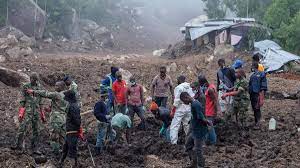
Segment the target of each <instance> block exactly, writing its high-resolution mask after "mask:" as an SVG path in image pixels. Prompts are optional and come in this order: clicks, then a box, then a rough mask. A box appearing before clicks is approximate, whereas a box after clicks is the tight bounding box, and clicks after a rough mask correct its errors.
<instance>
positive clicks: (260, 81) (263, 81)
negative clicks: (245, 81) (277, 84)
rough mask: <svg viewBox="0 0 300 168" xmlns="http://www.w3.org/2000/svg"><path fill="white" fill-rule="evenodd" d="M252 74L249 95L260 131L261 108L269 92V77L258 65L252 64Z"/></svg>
mask: <svg viewBox="0 0 300 168" xmlns="http://www.w3.org/2000/svg"><path fill="white" fill-rule="evenodd" d="M252 72H253V73H252V74H251V76H250V81H249V94H250V101H251V106H252V109H253V111H254V118H255V127H254V129H260V120H261V109H260V108H261V107H262V106H263V104H264V96H265V92H266V91H267V90H268V83H267V77H266V74H265V73H264V72H260V71H259V70H258V63H257V62H254V63H253V64H252Z"/></svg>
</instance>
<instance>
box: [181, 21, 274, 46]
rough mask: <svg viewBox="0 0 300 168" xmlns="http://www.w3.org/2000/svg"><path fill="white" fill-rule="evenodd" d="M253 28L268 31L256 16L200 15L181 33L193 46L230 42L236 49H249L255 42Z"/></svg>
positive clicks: (187, 24)
mask: <svg viewBox="0 0 300 168" xmlns="http://www.w3.org/2000/svg"><path fill="white" fill-rule="evenodd" d="M252 28H258V30H261V32H268V31H267V28H265V27H264V26H263V25H262V24H260V23H257V22H256V21H255V19H254V18H233V19H218V20H208V19H207V18H205V17H203V16H202V17H201V16H199V17H197V18H194V19H192V20H190V21H189V22H187V23H186V24H185V26H184V27H182V28H181V33H183V34H184V36H185V42H186V45H189V46H192V47H193V48H199V47H202V46H206V45H212V46H217V45H220V44H230V45H232V46H234V47H235V48H236V49H243V48H247V49H248V48H250V47H251V46H253V43H254V41H253V40H251V39H250V38H249V34H250V31H251V29H252ZM268 34H269V33H268ZM249 46H250V47H249Z"/></svg>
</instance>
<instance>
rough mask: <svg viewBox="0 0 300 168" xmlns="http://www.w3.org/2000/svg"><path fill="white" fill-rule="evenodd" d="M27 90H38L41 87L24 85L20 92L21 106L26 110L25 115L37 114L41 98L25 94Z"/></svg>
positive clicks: (29, 84)
mask: <svg viewBox="0 0 300 168" xmlns="http://www.w3.org/2000/svg"><path fill="white" fill-rule="evenodd" d="M28 89H32V90H40V89H41V85H40V84H38V85H37V86H32V85H31V83H25V84H24V85H23V86H22V90H21V95H22V98H21V101H20V104H21V106H22V107H25V108H26V113H33V114H38V110H39V108H40V105H42V97H41V96H40V95H38V94H28V93H27V92H26V91H27V90H28Z"/></svg>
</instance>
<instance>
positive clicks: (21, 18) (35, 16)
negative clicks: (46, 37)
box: [8, 0, 46, 39]
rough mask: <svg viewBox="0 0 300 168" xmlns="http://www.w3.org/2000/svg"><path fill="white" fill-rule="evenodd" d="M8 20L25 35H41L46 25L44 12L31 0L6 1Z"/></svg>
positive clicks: (40, 36) (37, 36) (39, 36)
mask: <svg viewBox="0 0 300 168" xmlns="http://www.w3.org/2000/svg"><path fill="white" fill-rule="evenodd" d="M8 5H9V10H8V16H9V17H8V22H9V24H10V25H12V26H13V27H16V28H17V29H20V30H21V31H22V32H24V33H25V34H26V35H27V36H30V37H36V38H38V39H40V38H42V37H43V33H44V29H45V26H46V12H45V11H43V10H42V9H41V8H40V7H39V6H38V5H37V4H36V3H35V2H34V1H33V0H10V1H8Z"/></svg>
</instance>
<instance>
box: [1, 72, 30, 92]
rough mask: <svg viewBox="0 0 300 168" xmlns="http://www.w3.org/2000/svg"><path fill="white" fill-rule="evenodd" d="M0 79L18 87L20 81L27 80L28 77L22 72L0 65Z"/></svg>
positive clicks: (6, 83) (8, 84)
mask: <svg viewBox="0 0 300 168" xmlns="http://www.w3.org/2000/svg"><path fill="white" fill-rule="evenodd" d="M0 81H1V82H2V83H4V84H5V85H7V86H12V87H19V86H21V84H22V83H26V82H29V81H30V78H29V76H28V75H26V74H25V73H23V72H17V71H14V70H11V69H7V68H4V67H0Z"/></svg>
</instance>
